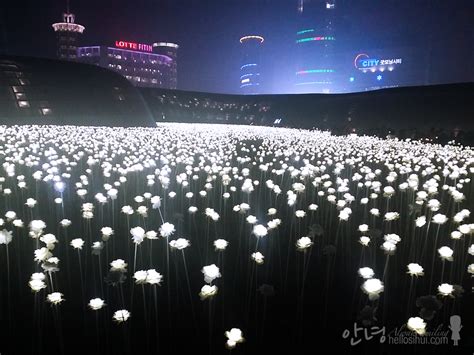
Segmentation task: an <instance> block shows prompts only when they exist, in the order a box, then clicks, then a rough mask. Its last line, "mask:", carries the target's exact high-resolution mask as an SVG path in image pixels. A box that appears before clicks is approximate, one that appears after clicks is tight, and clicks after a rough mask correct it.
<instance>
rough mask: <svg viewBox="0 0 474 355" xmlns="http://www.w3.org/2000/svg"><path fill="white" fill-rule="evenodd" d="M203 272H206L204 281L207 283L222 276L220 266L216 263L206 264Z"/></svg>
mask: <svg viewBox="0 0 474 355" xmlns="http://www.w3.org/2000/svg"><path fill="white" fill-rule="evenodd" d="M201 272H202V273H203V274H204V281H205V282H207V283H212V281H214V280H215V279H217V278H219V277H221V273H220V272H219V268H218V267H217V266H216V265H215V264H212V265H207V266H204V267H203V268H202V270H201Z"/></svg>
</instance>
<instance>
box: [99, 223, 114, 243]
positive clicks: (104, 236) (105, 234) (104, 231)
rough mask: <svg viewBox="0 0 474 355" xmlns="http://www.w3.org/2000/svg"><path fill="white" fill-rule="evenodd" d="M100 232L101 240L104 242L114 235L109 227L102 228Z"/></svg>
mask: <svg viewBox="0 0 474 355" xmlns="http://www.w3.org/2000/svg"><path fill="white" fill-rule="evenodd" d="M100 232H101V233H102V240H103V241H104V242H106V241H108V240H109V239H110V237H111V236H112V235H113V234H114V230H113V229H112V228H110V227H102V228H101V229H100Z"/></svg>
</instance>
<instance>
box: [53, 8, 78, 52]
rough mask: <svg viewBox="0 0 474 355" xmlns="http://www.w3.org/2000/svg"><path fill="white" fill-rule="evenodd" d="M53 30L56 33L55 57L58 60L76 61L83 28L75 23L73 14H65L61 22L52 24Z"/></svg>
mask: <svg viewBox="0 0 474 355" xmlns="http://www.w3.org/2000/svg"><path fill="white" fill-rule="evenodd" d="M68 12H69V11H68ZM53 29H54V31H55V32H56V56H57V57H58V59H61V60H76V58H77V47H78V44H79V43H78V41H79V38H80V36H81V35H82V33H83V32H84V30H85V27H84V26H82V25H79V24H77V23H75V16H74V14H71V13H65V14H63V21H62V22H57V23H54V24H53Z"/></svg>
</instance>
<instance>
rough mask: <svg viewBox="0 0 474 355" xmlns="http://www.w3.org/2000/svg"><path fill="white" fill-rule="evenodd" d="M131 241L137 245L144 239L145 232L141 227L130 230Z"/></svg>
mask: <svg viewBox="0 0 474 355" xmlns="http://www.w3.org/2000/svg"><path fill="white" fill-rule="evenodd" d="M130 234H131V235H132V240H133V242H134V243H135V244H136V245H139V244H141V243H142V242H143V240H144V239H145V230H144V229H143V228H142V227H134V228H132V229H130Z"/></svg>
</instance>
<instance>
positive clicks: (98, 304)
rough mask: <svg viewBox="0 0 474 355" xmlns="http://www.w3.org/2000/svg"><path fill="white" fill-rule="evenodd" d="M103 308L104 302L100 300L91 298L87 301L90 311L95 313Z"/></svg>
mask: <svg viewBox="0 0 474 355" xmlns="http://www.w3.org/2000/svg"><path fill="white" fill-rule="evenodd" d="M104 306H105V301H104V300H103V299H101V298H93V299H91V300H90V301H89V307H90V309H92V310H94V311H97V310H99V309H101V308H102V307H104Z"/></svg>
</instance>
